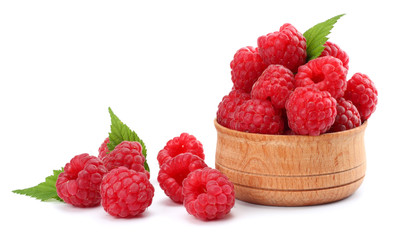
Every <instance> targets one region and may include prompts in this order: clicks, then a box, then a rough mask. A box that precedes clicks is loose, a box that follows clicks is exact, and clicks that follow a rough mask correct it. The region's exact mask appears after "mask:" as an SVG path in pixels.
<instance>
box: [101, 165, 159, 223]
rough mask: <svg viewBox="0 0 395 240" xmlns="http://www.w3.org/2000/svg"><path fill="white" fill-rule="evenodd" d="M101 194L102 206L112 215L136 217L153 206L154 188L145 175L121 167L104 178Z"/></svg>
mask: <svg viewBox="0 0 395 240" xmlns="http://www.w3.org/2000/svg"><path fill="white" fill-rule="evenodd" d="M100 194H101V197H102V202H101V204H102V206H103V208H104V210H105V211H106V212H108V213H109V214H110V215H112V216H115V217H122V218H126V217H134V216H136V215H138V214H140V213H142V212H144V211H145V209H147V208H148V207H149V206H150V205H151V203H152V198H153V197H154V186H152V184H151V183H150V182H149V180H148V178H147V176H146V175H145V174H144V173H141V172H136V171H134V170H131V169H128V168H126V167H119V168H115V169H113V170H111V171H110V172H109V173H108V174H106V175H105V176H104V178H103V182H102V184H101V186H100Z"/></svg>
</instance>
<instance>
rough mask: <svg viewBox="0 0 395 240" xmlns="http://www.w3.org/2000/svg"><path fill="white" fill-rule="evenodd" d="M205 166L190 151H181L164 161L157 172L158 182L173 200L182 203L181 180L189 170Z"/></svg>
mask: <svg viewBox="0 0 395 240" xmlns="http://www.w3.org/2000/svg"><path fill="white" fill-rule="evenodd" d="M204 167H207V165H206V163H204V161H203V160H202V159H201V158H200V157H198V156H196V155H193V154H191V153H182V154H179V155H177V156H176V157H174V158H173V159H170V160H169V161H167V162H166V163H164V164H163V165H162V166H161V168H160V170H159V173H158V182H159V185H160V187H161V188H162V189H163V190H164V191H165V194H166V195H167V196H169V197H170V198H171V200H173V201H174V202H177V203H182V201H183V200H184V197H183V196H182V182H183V180H184V179H185V178H186V177H187V176H188V174H189V173H190V172H193V171H195V170H196V169H201V168H204Z"/></svg>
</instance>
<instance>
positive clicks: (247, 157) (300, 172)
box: [215, 120, 367, 206]
mask: <svg viewBox="0 0 395 240" xmlns="http://www.w3.org/2000/svg"><path fill="white" fill-rule="evenodd" d="M366 126H367V123H366V122H365V123H364V124H362V125H361V126H360V127H357V128H354V129H351V130H347V131H343V132H337V133H328V134H323V135H320V136H286V135H266V134H253V133H245V132H239V131H235V130H231V129H228V128H225V127H223V126H221V125H219V124H218V122H217V121H216V120H215V127H216V129H217V137H218V138H217V149H216V155H215V167H216V168H217V169H218V170H219V171H221V172H222V173H224V174H225V175H226V176H228V178H229V179H230V181H232V182H233V184H234V186H235V192H236V198H237V199H239V200H242V201H246V202H251V203H257V204H264V205H273V206H304V205H316V204H323V203H329V202H334V201H338V200H341V199H344V198H346V197H348V196H350V195H351V194H353V193H354V192H355V191H356V190H357V189H358V187H359V186H360V185H361V183H362V181H363V178H364V176H365V170H366V154H365V146H364V132H365V129H366Z"/></svg>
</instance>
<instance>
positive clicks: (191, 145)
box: [157, 133, 204, 166]
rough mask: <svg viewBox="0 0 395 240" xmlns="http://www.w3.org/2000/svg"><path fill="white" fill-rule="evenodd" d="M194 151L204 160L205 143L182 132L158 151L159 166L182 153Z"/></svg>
mask: <svg viewBox="0 0 395 240" xmlns="http://www.w3.org/2000/svg"><path fill="white" fill-rule="evenodd" d="M187 152H188V153H192V154H194V155H197V156H199V157H200V158H201V159H203V160H204V152H203V145H202V143H200V142H199V141H198V140H197V139H196V137H195V136H193V135H190V134H188V133H181V135H180V136H179V137H175V138H173V139H171V140H169V141H168V142H167V143H166V146H165V147H164V148H163V149H162V150H160V151H159V153H158V157H157V159H158V162H159V166H162V164H163V163H165V162H167V161H168V160H170V159H172V158H173V157H175V156H177V155H178V154H181V153H187Z"/></svg>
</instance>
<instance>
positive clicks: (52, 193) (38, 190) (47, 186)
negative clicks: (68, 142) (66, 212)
mask: <svg viewBox="0 0 395 240" xmlns="http://www.w3.org/2000/svg"><path fill="white" fill-rule="evenodd" d="M61 172H63V168H62V169H61V170H53V175H51V176H48V177H46V178H45V181H44V182H42V183H40V184H38V185H37V186H34V187H30V188H25V189H18V190H14V191H12V192H13V193H17V194H22V195H26V196H29V197H33V198H37V199H39V200H41V201H47V200H49V199H55V200H58V201H61V202H63V200H62V199H61V198H60V197H59V196H58V193H57V192H56V180H57V179H58V176H59V174H60V173H61Z"/></svg>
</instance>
